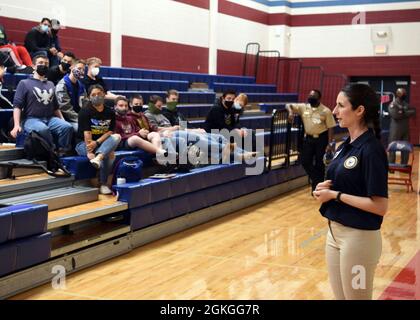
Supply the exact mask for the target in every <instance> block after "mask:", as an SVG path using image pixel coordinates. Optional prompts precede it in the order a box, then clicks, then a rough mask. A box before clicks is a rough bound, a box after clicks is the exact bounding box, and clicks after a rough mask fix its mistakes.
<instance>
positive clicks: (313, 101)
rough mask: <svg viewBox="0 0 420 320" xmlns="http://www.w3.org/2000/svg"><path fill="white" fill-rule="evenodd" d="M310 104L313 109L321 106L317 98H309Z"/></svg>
mask: <svg viewBox="0 0 420 320" xmlns="http://www.w3.org/2000/svg"><path fill="white" fill-rule="evenodd" d="M308 103H309V104H310V105H311V107H317V106H318V105H319V100H318V99H317V98H315V97H309V98H308Z"/></svg>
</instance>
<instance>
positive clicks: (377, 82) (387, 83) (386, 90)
mask: <svg viewBox="0 0 420 320" xmlns="http://www.w3.org/2000/svg"><path fill="white" fill-rule="evenodd" d="M350 81H351V82H359V83H366V84H368V85H370V86H371V87H372V88H373V89H375V91H376V92H377V93H378V96H380V97H381V128H382V130H383V131H384V132H383V133H384V138H385V141H384V142H385V143H386V141H387V140H388V139H387V138H388V132H389V123H390V119H389V115H388V106H389V104H390V103H391V102H392V100H393V99H394V97H395V91H397V89H398V88H405V90H407V102H408V103H410V77H408V76H393V77H374V76H361V77H358V76H354V77H351V78H350Z"/></svg>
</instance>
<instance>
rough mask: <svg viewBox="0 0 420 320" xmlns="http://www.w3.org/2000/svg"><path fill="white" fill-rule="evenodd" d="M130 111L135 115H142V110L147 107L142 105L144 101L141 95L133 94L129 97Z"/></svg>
mask: <svg viewBox="0 0 420 320" xmlns="http://www.w3.org/2000/svg"><path fill="white" fill-rule="evenodd" d="M129 106H130V111H131V112H133V113H136V114H139V113H141V114H143V109H144V108H147V106H145V105H144V100H143V97H142V95H140V94H134V95H132V96H131V97H130V105H129Z"/></svg>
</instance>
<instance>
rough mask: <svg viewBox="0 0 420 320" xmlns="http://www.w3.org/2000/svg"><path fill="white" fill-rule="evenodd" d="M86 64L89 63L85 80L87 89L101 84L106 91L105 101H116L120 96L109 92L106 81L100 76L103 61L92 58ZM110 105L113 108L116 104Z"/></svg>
mask: <svg viewBox="0 0 420 320" xmlns="http://www.w3.org/2000/svg"><path fill="white" fill-rule="evenodd" d="M86 62H87V66H88V70H87V73H86V75H85V77H84V79H83V83H84V85H85V87H86V88H89V87H90V86H93V85H95V84H99V85H100V86H101V87H102V88H104V90H105V93H106V94H105V99H106V100H112V101H114V100H115V99H116V98H117V97H118V96H117V95H115V94H113V93H112V92H111V91H108V88H107V87H106V84H105V81H104V79H102V77H101V76H99V74H100V72H101V69H100V68H101V65H102V60H101V59H99V58H96V57H92V58H89V59H87V60H86ZM107 105H108V104H107ZM110 105H112V106H113V105H114V102H112V104H110Z"/></svg>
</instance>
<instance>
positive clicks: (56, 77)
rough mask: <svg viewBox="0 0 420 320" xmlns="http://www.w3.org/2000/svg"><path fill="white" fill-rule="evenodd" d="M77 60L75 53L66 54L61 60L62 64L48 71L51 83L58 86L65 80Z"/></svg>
mask: <svg viewBox="0 0 420 320" xmlns="http://www.w3.org/2000/svg"><path fill="white" fill-rule="evenodd" d="M75 60H76V56H75V55H74V53H73V52H70V51H68V52H66V53H64V56H63V58H62V59H61V62H60V64H58V65H56V66H53V67H51V68H50V70H48V74H47V78H48V80H49V81H51V82H52V83H54V85H57V83H58V82H59V81H60V80H61V79H63V78H64V76H65V75H66V74H68V73H69V72H70V67H71V66H72V65H73V62H74V61H75Z"/></svg>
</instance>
